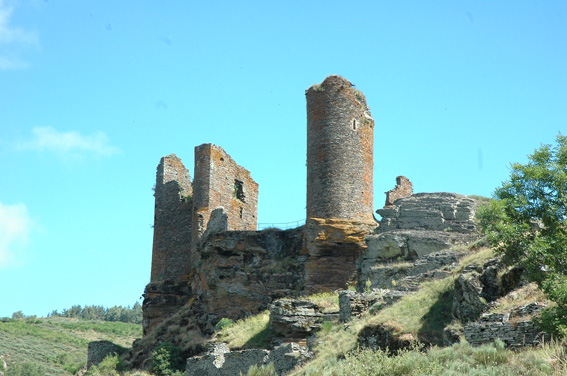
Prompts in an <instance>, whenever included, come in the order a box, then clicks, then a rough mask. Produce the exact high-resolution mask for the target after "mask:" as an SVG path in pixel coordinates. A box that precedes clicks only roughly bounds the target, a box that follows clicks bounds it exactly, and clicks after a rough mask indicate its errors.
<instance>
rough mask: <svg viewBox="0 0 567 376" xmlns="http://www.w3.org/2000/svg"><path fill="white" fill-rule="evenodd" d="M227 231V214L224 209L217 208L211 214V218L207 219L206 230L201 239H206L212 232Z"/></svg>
mask: <svg viewBox="0 0 567 376" xmlns="http://www.w3.org/2000/svg"><path fill="white" fill-rule="evenodd" d="M227 230H228V214H226V211H225V210H224V208H223V207H222V206H221V207H218V208H216V209H215V210H213V211H212V212H211V217H210V218H209V223H207V229H206V230H205V232H204V233H203V238H206V237H207V236H208V235H209V234H212V233H214V232H223V231H227Z"/></svg>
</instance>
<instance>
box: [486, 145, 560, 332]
mask: <svg viewBox="0 0 567 376" xmlns="http://www.w3.org/2000/svg"><path fill="white" fill-rule="evenodd" d="M556 141H557V144H556V145H542V146H541V147H540V148H539V149H536V150H535V151H534V153H533V154H531V155H529V156H528V163H526V164H524V165H522V164H520V163H513V164H512V165H511V173H510V178H509V180H508V181H505V182H504V183H503V184H502V187H500V188H497V189H496V191H495V193H494V195H495V197H496V199H497V200H494V201H492V202H491V203H489V204H488V205H486V206H484V207H483V208H481V210H480V213H479V217H480V223H481V227H482V228H484V230H485V231H486V233H487V235H488V239H489V241H490V242H491V244H492V245H493V247H494V248H495V250H497V251H498V252H501V253H502V254H503V255H504V260H505V261H506V262H507V263H521V264H522V265H524V266H525V268H526V272H527V277H528V279H530V280H531V281H534V282H536V283H537V284H538V286H539V287H540V288H541V289H542V290H543V291H544V292H545V293H546V295H547V296H548V297H549V299H551V300H552V301H554V302H555V303H557V307H555V308H553V309H552V310H551V311H548V312H546V314H545V315H544V317H546V315H547V316H549V315H551V316H549V317H548V319H549V320H551V321H553V322H554V323H553V325H554V326H555V329H556V330H557V331H559V332H562V333H563V334H567V137H565V136H562V135H558V136H557V140H556Z"/></svg>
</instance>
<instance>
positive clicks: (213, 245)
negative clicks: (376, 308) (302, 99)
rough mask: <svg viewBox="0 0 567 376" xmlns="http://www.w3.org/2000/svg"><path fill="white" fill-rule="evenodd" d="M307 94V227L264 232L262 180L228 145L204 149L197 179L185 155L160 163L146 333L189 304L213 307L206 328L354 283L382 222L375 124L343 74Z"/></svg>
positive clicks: (202, 323)
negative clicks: (376, 198)
mask: <svg viewBox="0 0 567 376" xmlns="http://www.w3.org/2000/svg"><path fill="white" fill-rule="evenodd" d="M305 94H306V98H307V220H306V224H305V226H302V227H301V228H298V229H295V230H288V231H268V232H266V231H261V232H257V231H256V223H257V206H258V184H257V183H256V182H255V181H254V180H253V179H252V177H251V176H250V172H249V171H248V170H246V169H245V168H243V167H241V166H239V165H238V164H237V163H236V162H235V161H234V160H233V159H232V158H231V157H230V156H229V155H228V154H227V153H226V152H225V151H224V150H223V149H222V148H221V147H219V146H216V145H213V144H203V145H200V146H197V147H196V148H195V166H194V171H193V173H194V178H193V181H192V182H191V178H190V174H189V171H188V170H187V169H186V168H185V166H184V165H183V163H182V162H181V160H180V159H179V158H178V157H177V156H175V155H174V154H171V155H169V156H166V157H163V158H162V159H161V161H160V164H159V165H158V168H157V175H156V176H157V179H156V187H155V220H154V244H153V252H152V273H151V282H150V284H149V285H148V286H147V287H146V291H145V294H144V297H145V299H144V306H143V308H144V331H145V333H147V332H149V331H151V330H152V329H153V328H155V327H157V326H158V325H159V323H160V322H162V321H163V320H164V319H165V318H167V317H168V316H171V315H173V314H174V313H175V312H177V311H178V310H179V308H180V307H182V306H184V305H186V304H188V302H192V304H195V307H194V308H193V310H195V311H197V310H198V309H197V308H196V307H197V304H198V305H199V307H200V308H199V309H200V310H202V311H206V312H207V315H206V317H204V316H205V315H204V316H203V317H201V321H200V323H199V325H200V327H201V330H202V331H203V332H207V331H210V330H211V328H212V327H211V325H214V323H215V320H218V319H220V318H221V317H231V318H233V319H237V318H241V317H245V316H247V315H248V314H251V313H254V312H258V311H259V310H261V309H266V308H267V305H268V304H269V303H270V301H271V300H272V299H276V298H278V297H282V296H290V295H294V294H295V295H297V294H302V293H309V292H315V291H330V290H335V289H338V288H344V287H345V285H346V284H347V282H349V281H352V280H353V278H354V275H355V272H356V260H357V259H358V258H359V256H360V254H361V253H362V252H364V250H365V249H366V244H365V242H364V238H365V236H366V235H368V234H370V233H372V231H373V230H374V229H375V228H376V227H377V225H378V224H377V222H376V221H375V219H374V217H373V209H374V208H373V142H374V140H373V139H374V120H373V119H372V116H371V115H370V110H369V108H368V105H367V104H366V99H365V97H364V95H363V94H362V93H361V92H360V91H358V90H357V89H355V88H354V85H353V84H352V83H350V82H349V81H348V80H346V79H344V78H342V77H340V76H336V75H334V76H329V77H327V78H326V79H325V80H324V81H323V82H322V83H320V84H318V85H313V86H312V87H310V88H309V89H308V90H307V91H306V93H305ZM285 260H288V261H285ZM223 265H225V266H223ZM193 302H194V303H193ZM243 306H244V307H243ZM234 307H236V308H234Z"/></svg>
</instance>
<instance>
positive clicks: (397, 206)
mask: <svg viewBox="0 0 567 376" xmlns="http://www.w3.org/2000/svg"><path fill="white" fill-rule="evenodd" d="M476 207H477V203H476V200H474V199H472V198H469V197H467V196H462V195H458V194H455V193H418V194H413V195H411V196H409V197H402V198H399V199H397V200H396V201H395V202H394V203H391V204H390V205H389V206H386V207H384V208H383V209H380V210H377V213H378V214H380V215H382V220H381V222H380V226H379V227H378V228H377V229H376V231H375V233H374V234H372V235H368V236H367V237H366V239H365V241H366V245H367V248H366V250H365V252H364V253H363V254H362V257H361V258H360V260H359V268H358V285H357V289H358V291H363V290H364V289H365V287H367V285H368V284H370V285H371V286H372V288H387V289H391V288H394V289H397V290H413V289H415V288H417V286H418V284H419V283H421V282H422V281H424V280H426V279H430V278H441V277H444V276H446V275H447V272H448V271H449V270H450V269H451V267H452V266H454V265H455V263H456V262H457V261H458V254H457V253H456V252H448V251H446V250H448V249H449V248H452V247H454V246H455V245H461V244H468V243H470V242H471V241H473V240H476V239H477V238H478V236H479V235H478V233H477V232H476V223H475V215H476ZM444 251H445V253H444ZM395 285H397V287H396V286H395Z"/></svg>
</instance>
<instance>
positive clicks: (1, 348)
mask: <svg viewBox="0 0 567 376" xmlns="http://www.w3.org/2000/svg"><path fill="white" fill-rule="evenodd" d="M140 337H142V326H141V325H139V324H127V323H122V322H108V321H85V320H78V319H74V318H64V317H50V318H27V319H25V318H24V319H17V320H11V319H10V320H6V321H0V355H4V356H5V358H6V361H7V363H8V366H10V365H15V364H23V363H32V364H34V365H36V366H40V367H41V368H42V369H43V372H44V374H45V375H73V374H74V373H75V372H76V371H78V370H79V369H80V368H81V367H83V366H84V365H86V363H87V347H88V343H89V342H91V341H98V340H109V341H112V342H113V343H116V344H118V345H121V346H124V347H130V346H131V344H132V342H133V341H134V340H135V339H136V338H140ZM6 355H7V356H6Z"/></svg>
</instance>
